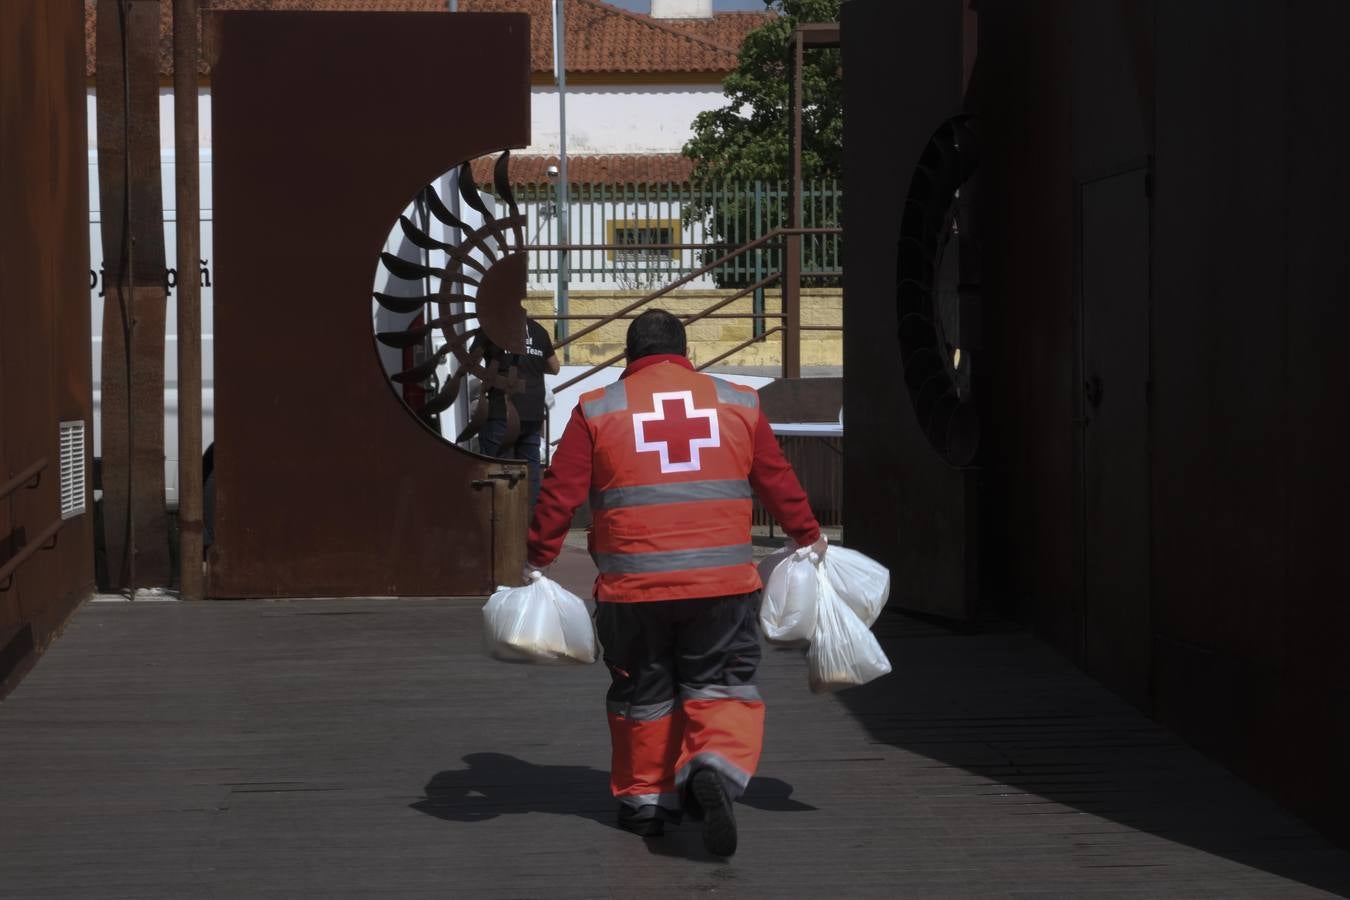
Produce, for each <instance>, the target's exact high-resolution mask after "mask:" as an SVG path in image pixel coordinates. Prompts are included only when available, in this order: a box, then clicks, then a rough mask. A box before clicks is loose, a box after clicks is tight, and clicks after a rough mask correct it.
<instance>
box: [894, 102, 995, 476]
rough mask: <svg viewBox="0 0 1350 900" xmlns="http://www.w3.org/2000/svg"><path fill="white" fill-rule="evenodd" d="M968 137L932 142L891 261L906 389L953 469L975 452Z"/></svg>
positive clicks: (961, 122)
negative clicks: (895, 269)
mask: <svg viewBox="0 0 1350 900" xmlns="http://www.w3.org/2000/svg"><path fill="white" fill-rule="evenodd" d="M976 137H977V135H976V132H975V128H974V120H973V119H972V117H970V116H958V117H956V118H952V119H949V120H947V121H946V122H944V123H943V124H942V126H941V127H940V128H938V130H937V131H936V132H934V134H933V137H932V138H931V139H930V140H929V141H928V145H927V146H926V147H925V148H924V152H923V155H922V156H921V157H920V158H919V164H918V165H917V166H916V167H915V169H914V174H913V176H912V178H911V179H910V184H909V192H908V193H907V194H906V196H905V206H904V210H903V212H902V214H901V220H900V244H899V247H898V252H897V254H896V266H897V273H896V274H897V278H896V283H897V285H898V289H897V297H896V303H897V307H898V308H897V314H898V319H899V323H900V332H899V337H900V355H901V361H902V363H903V365H904V373H905V386H906V389H907V391H908V394H909V398H910V402H911V404H912V405H913V407H914V413H915V417H916V418H917V420H918V423H919V427H920V428H921V429H922V430H923V432H924V434H925V435H926V436H927V438H928V441H929V443H930V444H931V445H932V447H933V449H934V450H936V451H937V453H938V454H939V455H940V456H941V457H942V458H943V459H944V460H946V461H947V462H948V463H949V464H951V465H953V466H968V465H971V464H972V463H973V462H974V461H975V457H976V454H977V453H978V450H979V444H980V421H979V416H978V414H977V412H976V406H975V399H976V398H975V392H974V384H975V382H974V379H973V378H972V372H973V369H974V367H975V366H976V365H978V364H979V359H978V352H976V351H977V349H978V348H977V347H975V346H973V345H974V343H975V339H976V326H977V323H976V322H975V321H974V317H975V315H976V313H977V311H978V306H977V304H978V300H979V258H978V248H977V244H976V242H975V239H974V234H975V232H974V198H973V188H974V182H973V180H972V176H973V175H974V173H975V167H976V164H977V156H976V151H977V140H976Z"/></svg>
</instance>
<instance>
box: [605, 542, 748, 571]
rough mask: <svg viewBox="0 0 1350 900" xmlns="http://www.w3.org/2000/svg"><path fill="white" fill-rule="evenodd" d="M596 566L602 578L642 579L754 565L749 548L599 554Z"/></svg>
mask: <svg viewBox="0 0 1350 900" xmlns="http://www.w3.org/2000/svg"><path fill="white" fill-rule="evenodd" d="M594 556H595V565H596V567H597V568H598V569H599V570H600V573H601V574H602V575H641V574H645V573H648V572H682V571H685V570H688V569H713V568H717V567H719V566H737V565H741V564H744V563H748V562H750V559H751V553H750V545H749V544H730V545H728V546H725V547H700V548H698V549H697V550H670V551H666V552H662V553H596V554H594Z"/></svg>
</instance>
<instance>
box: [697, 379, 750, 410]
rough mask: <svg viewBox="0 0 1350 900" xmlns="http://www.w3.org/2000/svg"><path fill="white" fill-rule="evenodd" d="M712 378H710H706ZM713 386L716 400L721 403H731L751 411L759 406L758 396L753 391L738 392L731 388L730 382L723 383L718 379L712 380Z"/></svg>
mask: <svg viewBox="0 0 1350 900" xmlns="http://www.w3.org/2000/svg"><path fill="white" fill-rule="evenodd" d="M708 377H709V378H712V376H711V375H710V376H708ZM712 381H713V385H714V386H715V387H716V388H717V399H718V400H721V401H722V402H723V403H733V404H735V405H737V406H748V407H750V408H751V409H754V408H755V407H757V406H759V395H758V394H756V393H755V392H754V391H738V390H736V388H734V387H732V385H731V382H729V381H723V380H722V379H720V378H713V380H712Z"/></svg>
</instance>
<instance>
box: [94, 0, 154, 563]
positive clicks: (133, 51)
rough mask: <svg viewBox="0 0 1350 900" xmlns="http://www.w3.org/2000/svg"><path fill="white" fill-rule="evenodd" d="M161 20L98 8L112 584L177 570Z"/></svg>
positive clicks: (137, 10)
mask: <svg viewBox="0 0 1350 900" xmlns="http://www.w3.org/2000/svg"><path fill="white" fill-rule="evenodd" d="M119 8H120V9H121V12H119ZM159 21H160V4H159V0H101V2H100V3H99V4H98V21H97V28H98V51H97V52H98V55H99V65H98V75H97V89H98V153H99V163H98V175H99V179H98V181H99V211H100V223H101V224H100V229H101V231H102V237H103V247H104V248H105V253H104V256H105V266H106V268H107V277H106V284H107V297H106V298H105V302H104V304H103V350H102V352H103V365H102V372H103V404H102V409H101V411H100V415H101V417H102V420H103V421H102V425H103V433H102V437H103V446H102V456H103V533H104V539H105V545H106V547H107V557H108V580H109V583H110V586H111V587H114V588H121V587H128V586H129V587H166V586H168V584H169V580H170V578H171V573H170V561H169V525H168V513H167V511H166V509H165V505H164V333H165V322H166V313H167V304H168V292H167V291H166V290H165V287H164V199H163V196H162V192H161V189H160V165H159V162H160V161H159V156H160V140H159V132H160V123H159ZM123 29H125V41H126V51H127V54H126V59H125V60H123V56H122V49H123ZM128 75H129V78H128V77H127V76H128ZM128 337H130V341H129V342H128ZM128 355H129V356H130V359H128ZM128 526H131V527H130V528H129V527H128Z"/></svg>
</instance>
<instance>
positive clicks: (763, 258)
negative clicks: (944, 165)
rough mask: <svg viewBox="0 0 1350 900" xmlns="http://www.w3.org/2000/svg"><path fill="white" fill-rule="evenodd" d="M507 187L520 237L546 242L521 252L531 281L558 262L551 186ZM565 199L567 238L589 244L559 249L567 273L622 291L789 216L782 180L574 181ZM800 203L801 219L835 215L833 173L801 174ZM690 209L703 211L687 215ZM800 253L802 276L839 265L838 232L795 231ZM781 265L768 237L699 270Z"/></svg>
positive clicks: (738, 275)
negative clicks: (521, 217)
mask: <svg viewBox="0 0 1350 900" xmlns="http://www.w3.org/2000/svg"><path fill="white" fill-rule="evenodd" d="M512 190H513V191H514V193H515V196H516V201H517V203H518V204H519V205H520V207H521V211H522V212H523V213H525V214H526V217H527V220H528V233H527V243H528V244H530V245H532V246H536V247H547V248H550V249H540V250H532V251H531V252H530V254H529V278H530V280H531V281H532V282H536V283H538V282H548V281H551V280H553V279H555V278H556V277H557V272H558V264H559V253H558V252H557V250H555V249H552V248H554V247H555V246H556V245H557V244H558V216H557V189H556V188H555V187H554V186H553V185H536V184H527V185H516V186H515V187H513V189H512ZM568 202H569V206H570V216H569V225H570V227H569V229H568V230H569V235H568V245H569V246H574V245H590V246H588V247H583V248H579V249H573V250H569V251H568V270H569V275H570V277H569V282H570V283H573V284H577V283H581V284H586V283H590V284H599V283H605V284H608V285H610V286H613V287H617V288H627V289H631V290H648V289H652V288H656V287H659V286H661V285H663V284H668V283H669V282H671V281H674V280H676V279H679V278H682V277H684V276H686V275H688V274H690V273H692V272H694V271H696V270H698V269H700V268H703V267H704V266H705V265H706V264H707V263H708V262H712V261H714V260H716V259H717V258H718V257H719V256H722V255H723V254H724V253H725V252H726V250H727V249H729V248H732V247H741V246H744V245H745V244H747V243H750V242H752V241H754V240H755V239H757V238H760V237H762V236H764V235H766V234H768V233H769V232H771V231H772V230H773V229H775V228H784V227H786V226H787V224H788V209H787V205H788V186H787V183H786V182H768V181H751V182H725V183H720V184H629V185H613V184H573V185H572V187H571V190H570V192H569V200H568ZM499 203H500V201H499ZM801 204H802V226H803V227H804V228H823V229H829V228H835V227H836V226H838V225H839V224H840V219H841V214H842V207H843V192H842V191H841V190H840V188H839V184H838V182H837V181H833V180H829V181H823V180H822V181H815V182H807V183H806V184H804V185H803V190H802V198H801ZM695 210H708V212H707V213H706V214H704V215H695V214H694V211H695ZM616 244H618V245H623V244H635V245H651V244H664V245H672V244H674V245H679V246H677V247H669V246H667V247H665V248H661V249H655V248H652V247H649V246H648V247H642V246H635V247H634V248H633V249H632V250H624V249H621V248H618V247H614V246H612V245H616ZM596 245H609V246H608V248H607V249H597V247H596ZM802 257H803V267H802V271H803V274H804V275H811V276H819V275H822V274H823V273H833V272H838V271H839V270H840V269H842V268H843V247H842V241H841V238H840V236H839V234H838V233H829V234H824V233H820V234H811V235H809V236H807V237H804V238H803V247H802ZM782 268H783V248H782V246H781V242H777V243H775V244H773V245H766V246H764V247H763V248H762V249H760V250H757V251H756V252H754V253H749V254H743V255H741V256H737V257H735V258H734V259H732V260H731V261H729V262H728V263H726V264H725V265H722V266H718V267H717V268H715V269H713V270H712V271H711V272H710V273H709V276H708V277H709V278H710V279H711V280H712V282H713V283H714V284H716V285H717V286H719V287H743V286H745V285H749V284H753V283H755V282H757V281H759V280H761V279H762V278H763V277H764V276H765V275H766V274H768V273H770V272H777V271H781V270H782Z"/></svg>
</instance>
